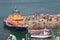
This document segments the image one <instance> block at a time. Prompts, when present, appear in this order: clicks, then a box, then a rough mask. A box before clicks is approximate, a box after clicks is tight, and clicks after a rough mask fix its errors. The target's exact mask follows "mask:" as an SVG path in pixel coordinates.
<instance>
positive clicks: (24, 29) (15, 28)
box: [3, 21, 28, 33]
mask: <svg viewBox="0 0 60 40" xmlns="http://www.w3.org/2000/svg"><path fill="white" fill-rule="evenodd" d="M3 23H4V27H8V28H11V29H12V30H13V29H14V30H16V31H19V32H25V33H27V32H28V30H27V26H25V25H24V26H20V25H13V24H9V23H8V22H6V21H4V22H3Z"/></svg>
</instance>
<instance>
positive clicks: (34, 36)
mask: <svg viewBox="0 0 60 40" xmlns="http://www.w3.org/2000/svg"><path fill="white" fill-rule="evenodd" d="M31 37H32V38H49V37H52V35H31Z"/></svg>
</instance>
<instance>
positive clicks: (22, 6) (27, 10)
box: [0, 0, 60, 40]
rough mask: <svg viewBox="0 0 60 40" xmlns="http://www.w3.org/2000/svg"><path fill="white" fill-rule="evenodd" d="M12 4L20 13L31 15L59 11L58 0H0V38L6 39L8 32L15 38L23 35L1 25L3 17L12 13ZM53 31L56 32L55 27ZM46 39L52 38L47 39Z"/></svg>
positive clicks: (59, 2) (59, 0) (59, 1)
mask: <svg viewBox="0 0 60 40" xmlns="http://www.w3.org/2000/svg"><path fill="white" fill-rule="evenodd" d="M14 6H17V8H18V9H19V10H20V13H21V14H22V15H32V14H35V13H44V14H46V13H49V14H57V13H60V0H0V39H1V40H6V38H7V37H8V35H9V34H10V33H12V34H14V35H16V37H17V39H20V36H21V35H22V36H23V37H25V36H24V34H21V33H19V32H16V31H11V30H9V29H7V28H4V26H3V19H4V17H6V16H8V15H10V14H12V12H13V10H14ZM53 32H55V33H56V29H55V30H54V29H53ZM47 40H52V38H51V39H47Z"/></svg>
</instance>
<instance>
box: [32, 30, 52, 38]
mask: <svg viewBox="0 0 60 40" xmlns="http://www.w3.org/2000/svg"><path fill="white" fill-rule="evenodd" d="M31 37H32V38H49V37H52V33H51V30H48V29H42V30H31Z"/></svg>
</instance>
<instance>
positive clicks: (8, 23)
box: [3, 9, 28, 32]
mask: <svg viewBox="0 0 60 40" xmlns="http://www.w3.org/2000/svg"><path fill="white" fill-rule="evenodd" d="M3 23H4V26H5V27H10V28H12V29H17V30H18V31H21V32H24V31H27V27H28V25H27V24H26V23H25V21H24V18H23V16H22V15H21V14H20V12H19V10H17V9H15V10H14V13H13V14H12V15H10V16H8V17H7V18H5V19H4V22H3Z"/></svg>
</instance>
